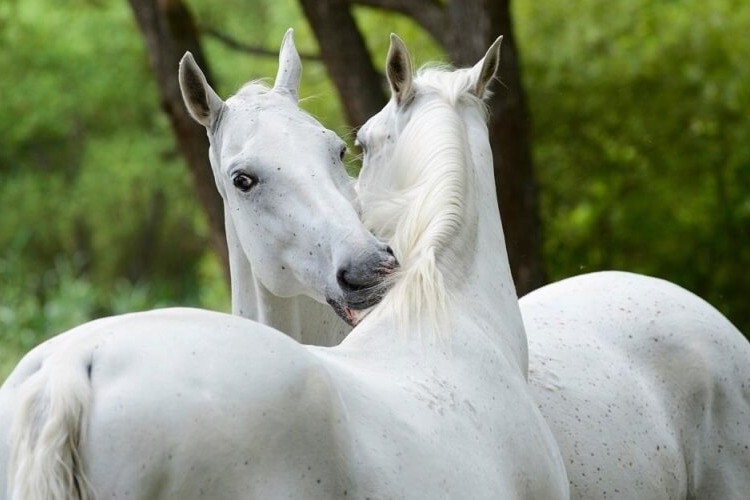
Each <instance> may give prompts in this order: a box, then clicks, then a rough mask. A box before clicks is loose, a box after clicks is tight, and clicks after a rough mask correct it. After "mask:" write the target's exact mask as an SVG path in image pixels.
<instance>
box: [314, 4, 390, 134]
mask: <svg viewBox="0 0 750 500" xmlns="http://www.w3.org/2000/svg"><path fill="white" fill-rule="evenodd" d="M300 5H301V6H302V9H303V11H304V13H305V16H306V17H307V20H308V22H309V23H310V26H311V27H312V29H313V32H314V33H315V37H316V38H317V40H318V45H319V46H320V55H321V57H322V59H323V62H324V63H325V65H326V69H327V70H328V75H329V76H330V77H331V80H333V83H334V85H335V86H336V89H337V90H338V93H339V98H340V100H341V103H342V104H343V107H344V113H345V115H346V121H347V122H348V124H349V125H350V126H351V127H353V128H356V127H360V126H362V124H363V123H365V122H366V121H367V120H368V119H369V118H370V117H371V116H372V115H374V114H375V113H377V112H378V111H380V110H381V109H382V108H383V106H385V104H386V102H387V99H386V96H385V93H384V92H383V86H382V77H381V75H380V73H379V72H378V71H377V70H376V69H375V67H374V66H373V65H372V61H371V60H370V53H369V52H368V51H367V46H366V45H365V41H364V39H363V38H362V34H361V33H360V31H359V29H358V28H357V24H356V23H355V21H354V18H353V17H352V14H351V12H350V10H349V1H348V0H300Z"/></svg>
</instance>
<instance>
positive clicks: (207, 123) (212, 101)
mask: <svg viewBox="0 0 750 500" xmlns="http://www.w3.org/2000/svg"><path fill="white" fill-rule="evenodd" d="M180 91H181V92H182V99H183V100H184V101H185V106H187V109H188V111H189V112H190V116H192V117H193V119H195V121H197V122H198V123H200V124H201V125H203V126H204V127H206V128H207V129H209V130H210V129H211V128H212V127H213V126H214V124H215V123H216V119H217V118H218V116H219V113H220V111H221V108H222V107H223V106H224V101H222V100H221V98H220V97H219V96H218V95H217V94H216V92H214V89H212V88H211V86H210V85H209V84H208V81H206V76H205V75H204V74H203V71H201V69H200V68H199V67H198V64H197V63H196V62H195V59H193V54H191V53H190V52H185V55H184V56H182V60H180Z"/></svg>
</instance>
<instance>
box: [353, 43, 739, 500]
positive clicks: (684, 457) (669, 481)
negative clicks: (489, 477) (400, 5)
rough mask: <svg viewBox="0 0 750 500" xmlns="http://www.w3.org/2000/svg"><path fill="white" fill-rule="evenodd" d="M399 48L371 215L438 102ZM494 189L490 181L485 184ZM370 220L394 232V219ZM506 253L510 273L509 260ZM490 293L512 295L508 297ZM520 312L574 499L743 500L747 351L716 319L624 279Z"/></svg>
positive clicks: (373, 178)
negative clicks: (414, 121)
mask: <svg viewBox="0 0 750 500" xmlns="http://www.w3.org/2000/svg"><path fill="white" fill-rule="evenodd" d="M391 41H392V48H391V51H390V52H389V57H388V63H387V65H386V66H387V73H388V75H389V76H390V77H391V80H392V85H393V86H394V88H396V89H397V92H396V96H397V98H396V100H395V101H392V102H391V103H389V104H388V106H386V108H385V109H384V110H383V111H382V112H381V113H380V114H379V115H376V116H375V117H373V118H372V119H371V120H370V122H368V123H367V124H366V125H365V126H364V127H362V129H361V131H360V132H359V135H358V141H359V142H360V144H361V146H362V148H363V153H364V165H363V169H362V172H361V174H360V180H359V181H358V191H359V194H360V197H361V199H362V203H363V207H364V208H365V215H367V214H368V211H369V210H368V207H369V206H370V205H371V201H370V199H371V198H372V197H373V196H375V197H376V198H378V199H379V201H380V202H381V203H396V202H394V201H392V200H389V199H388V197H383V196H382V194H381V192H382V191H383V190H384V189H385V190H386V191H387V190H388V189H390V188H391V186H390V184H391V182H392V181H391V177H392V176H393V173H392V169H394V168H397V167H401V168H403V166H402V165H396V164H394V161H395V160H394V157H397V156H398V155H399V154H401V155H403V154H404V153H403V152H400V151H399V148H402V149H403V148H407V147H408V146H407V143H406V141H407V139H406V137H404V136H403V135H405V134H404V133H402V132H401V129H402V128H403V124H404V123H407V122H408V121H409V119H410V113H411V112H412V111H411V109H412V108H411V104H410V103H411V102H412V101H415V102H420V103H421V105H422V106H423V107H427V106H428V105H429V104H428V103H429V99H432V101H433V102H434V103H435V104H434V105H439V104H440V102H441V99H442V98H443V97H442V95H441V94H439V93H437V92H435V91H434V89H433V84H432V81H433V80H434V79H435V78H436V76H435V75H436V73H435V72H434V71H432V70H423V71H422V73H421V74H420V75H419V76H417V78H416V79H412V77H411V63H410V60H409V57H408V54H407V53H406V49H405V48H404V47H403V44H402V43H401V42H400V41H399V39H398V38H397V37H392V40H391ZM438 74H439V73H438ZM399 95H401V96H402V97H398V96H399ZM463 98H464V99H465V98H466V97H465V96H463ZM399 101H401V102H403V103H404V104H402V105H401V106H399V105H398V103H399ZM412 133H413V134H414V135H413V136H412V137H411V138H410V140H411V141H413V142H414V144H420V143H422V142H428V141H436V142H437V141H439V140H440V139H439V138H436V137H435V135H434V132H433V131H432V130H431V129H430V128H428V127H425V128H424V129H422V130H419V131H417V132H412ZM418 133H421V134H422V135H421V136H419V135H418ZM466 134H468V135H469V136H471V135H472V134H475V135H480V136H481V135H484V134H486V131H485V130H477V129H472V128H467V129H466ZM443 147H445V148H449V147H450V143H448V142H445V143H444V145H443ZM474 154H475V155H487V156H488V155H489V152H488V151H486V150H485V149H477V150H476V151H475V152H474ZM414 164H417V162H416V161H415V162H414ZM406 168H407V169H408V168H416V167H413V166H407V167H406ZM401 175H408V174H406V173H401ZM493 186H494V183H493V182H492V179H484V182H483V183H482V184H481V186H480V187H481V188H486V189H492V187H493ZM460 196H461V195H460V194H456V197H457V198H459V201H460ZM483 210H485V211H486V212H487V213H494V212H495V211H496V207H495V206H494V205H489V204H488V205H486V206H484V207H483ZM486 216H487V217H490V216H489V215H486ZM370 223H371V224H372V225H373V228H374V229H375V230H376V234H378V235H379V236H381V237H384V238H386V239H390V238H394V234H393V228H392V227H391V223H390V221H389V220H387V219H386V220H383V221H380V222H378V221H375V223H374V224H373V223H372V222H370ZM495 224H496V230H499V228H500V225H499V219H498V220H497V221H496V222H495ZM392 244H393V245H394V247H396V248H398V244H397V243H396V242H395V241H393V242H392ZM480 251H486V250H480ZM495 251H496V250H495ZM499 255H501V256H502V258H501V259H499V260H498V262H497V264H496V265H498V266H500V267H503V268H504V267H505V266H506V265H507V262H506V260H505V255H506V254H505V252H504V251H502V252H500V253H499ZM485 257H487V254H485ZM488 298H490V299H491V302H492V301H493V300H494V301H495V303H497V304H506V303H508V302H509V301H510V299H509V297H508V290H504V293H495V295H494V297H482V299H483V300H486V299H488ZM520 305H521V311H522V314H523V319H524V323H525V326H526V333H527V336H528V341H529V365H530V370H529V381H530V383H531V389H532V391H533V393H534V395H535V397H536V399H537V401H538V403H539V405H540V408H541V411H542V413H543V415H544V417H545V419H546V420H547V421H548V422H549V424H550V426H551V427H552V430H553V432H554V434H555V437H556V439H557V441H558V443H559V445H560V448H561V451H562V454H563V456H564V459H565V465H566V467H567V470H568V477H569V480H570V487H571V496H572V497H573V498H588V499H594V498H596V499H600V498H633V499H661V498H665V499H666V498H670V499H671V498H722V499H735V498H736V499H740V498H748V496H749V495H750V450H748V446H750V344H748V342H747V340H746V339H745V338H744V337H743V336H742V335H741V334H740V332H739V331H738V330H737V329H736V328H735V327H734V326H733V325H732V324H731V323H730V322H729V321H728V320H727V319H726V318H724V317H723V316H722V315H721V314H720V313H719V312H718V311H716V310H715V309H714V308H713V307H712V306H710V305H709V304H707V303H706V302H705V301H703V300H701V299H700V298H698V297H696V296H695V295H693V294H691V293H690V292H688V291H686V290H684V289H682V288H680V287H678V286H676V285H674V284H671V283H668V282H665V281H662V280H658V279H655V278H649V277H645V276H639V275H635V274H630V273H622V272H602V273H593V274H589V275H584V276H580V277H576V278H571V279H568V280H564V281H561V282H559V283H555V284H551V285H548V286H546V287H544V288H542V289H540V290H537V291H535V292H533V293H531V294H529V295H527V296H525V297H524V298H522V299H521V301H520ZM501 328H502V327H501ZM501 331H502V330H501ZM520 345H522V343H521V342H520V341H519V346H520ZM520 349H525V346H523V347H521V348H520Z"/></svg>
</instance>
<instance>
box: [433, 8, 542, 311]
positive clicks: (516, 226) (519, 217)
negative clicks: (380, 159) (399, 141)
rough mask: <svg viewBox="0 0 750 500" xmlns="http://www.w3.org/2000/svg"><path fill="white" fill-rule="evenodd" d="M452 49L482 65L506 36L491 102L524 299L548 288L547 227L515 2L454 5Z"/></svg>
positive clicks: (513, 261)
mask: <svg viewBox="0 0 750 500" xmlns="http://www.w3.org/2000/svg"><path fill="white" fill-rule="evenodd" d="M448 9H449V10H448V13H449V35H448V46H447V47H446V49H447V51H448V55H449V57H450V58H451V61H452V62H453V63H454V64H455V65H457V66H468V65H472V64H474V63H476V62H477V61H478V60H479V58H480V57H482V55H484V53H485V51H486V50H487V48H488V47H489V46H490V44H491V43H492V42H493V41H494V40H495V38H497V37H498V36H499V35H503V45H502V49H501V57H500V81H501V82H502V84H495V85H494V88H493V90H494V91H495V95H494V96H493V98H492V99H491V100H490V111H491V115H490V123H489V131H490V142H491V144H492V150H493V152H494V161H495V185H496V189H497V195H498V202H499V204H500V213H501V214H502V218H503V228H504V230H505V240H506V246H507V248H508V257H509V259H510V265H511V270H512V272H513V279H514V280H515V284H516V291H517V292H518V295H519V296H521V295H524V294H526V293H528V292H530V291H532V290H534V289H535V288H538V287H540V286H542V285H543V284H544V283H545V281H546V279H545V273H544V268H543V266H542V256H541V242H542V237H541V235H542V227H541V221H540V219H539V207H538V204H537V200H538V194H537V184H536V179H535V178H534V167H533V162H532V158H531V146H530V142H529V129H530V123H529V122H530V117H529V111H528V108H527V105H526V98H525V95H524V92H523V87H522V85H521V70H520V65H519V60H518V53H517V51H516V44H515V40H514V37H513V26H512V22H511V18H510V0H461V1H458V0H453V1H451V2H449V4H448Z"/></svg>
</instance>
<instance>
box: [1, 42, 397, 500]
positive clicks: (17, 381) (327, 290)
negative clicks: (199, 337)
mask: <svg viewBox="0 0 750 500" xmlns="http://www.w3.org/2000/svg"><path fill="white" fill-rule="evenodd" d="M279 59H280V67H279V71H278V75H277V78H276V82H275V84H274V87H273V88H272V89H268V88H266V87H265V86H263V85H261V84H258V83H251V84H248V85H246V86H245V87H244V88H243V89H242V90H241V91H240V92H239V93H238V95H236V96H234V97H232V98H231V99H229V100H228V101H227V102H223V101H222V100H221V99H220V98H219V97H218V96H217V95H216V94H215V92H214V91H213V90H212V89H211V88H210V87H209V86H208V85H206V83H205V78H204V76H203V74H202V73H201V71H200V69H198V68H197V66H196V65H195V63H194V61H193V59H192V57H191V56H190V55H189V54H187V55H186V56H185V58H183V61H182V63H181V72H180V77H181V85H182V87H183V90H184V93H185V97H186V100H187V101H188V102H189V104H190V111H191V112H192V113H193V115H194V116H195V117H196V119H198V121H200V122H201V123H203V124H204V125H205V126H206V128H207V130H208V134H209V138H210V142H211V163H212V167H213V170H214V174H215V178H216V183H217V187H218V189H219V191H220V192H221V195H222V197H223V199H224V203H225V209H226V225H227V233H228V239H229V246H230V256H231V263H232V286H233V291H234V292H235V293H233V298H234V301H233V302H234V309H235V311H236V312H242V311H243V308H244V307H249V308H254V309H253V310H254V312H255V314H256V315H257V316H258V317H259V319H260V320H262V321H265V322H274V321H280V320H277V319H276V318H277V316H279V314H278V312H277V310H276V309H274V307H273V304H274V301H278V300H282V297H283V300H284V301H285V304H287V306H286V307H287V309H288V310H289V309H290V307H289V306H288V305H290V304H291V305H292V309H293V314H294V315H296V316H294V317H293V322H287V326H288V329H287V331H286V333H289V334H292V336H293V337H295V338H296V339H297V340H299V341H310V340H312V341H315V342H318V343H326V342H329V343H334V342H338V340H340V336H341V331H342V328H341V327H339V326H338V325H346V323H344V322H343V321H340V320H338V319H337V318H336V313H335V312H333V311H334V309H335V310H336V311H337V312H338V313H339V314H341V315H342V317H344V318H345V319H346V320H347V321H349V322H353V321H355V319H356V318H355V316H354V314H355V312H354V311H356V310H359V309H363V308H367V307H368V306H370V305H372V304H374V303H375V302H377V301H378V300H379V299H380V296H381V295H382V293H383V292H384V290H385V285H384V284H383V282H384V279H385V278H387V277H388V275H389V274H390V272H391V271H392V270H393V268H394V267H395V265H396V262H395V258H394V257H393V255H392V252H391V250H390V249H389V248H388V247H387V246H386V245H385V244H383V243H381V242H379V241H377V240H376V239H375V238H374V237H373V236H372V235H371V234H370V233H369V232H368V231H366V230H365V229H364V227H363V226H362V224H361V222H360V220H359V214H358V212H357V210H356V209H355V208H354V207H353V206H352V204H353V201H354V192H353V188H352V184H353V180H352V179H351V178H349V176H348V175H347V174H346V172H345V169H344V167H343V164H342V156H343V151H344V149H345V145H344V143H343V141H341V139H339V138H338V137H336V136H335V134H333V133H332V132H331V131H329V130H326V129H325V128H323V127H322V126H321V125H320V124H319V123H318V122H316V121H315V120H314V119H313V118H311V117H310V116H309V115H307V114H305V113H304V112H302V111H301V110H300V109H299V108H298V106H297V93H298V85H299V77H300V64H299V57H298V56H297V52H296V49H295V48H294V44H293V41H292V32H291V30H290V31H289V32H287V34H286V36H285V38H284V41H283V42H282V48H281V52H280V58H279ZM251 261H252V262H254V263H258V264H259V265H260V264H262V266H261V267H259V269H258V270H257V271H256V272H253V269H252V268H251V266H250V264H249V263H250V262H251ZM299 294H303V295H299ZM297 296H299V297H300V298H298V297H297ZM326 302H327V303H328V304H330V305H331V306H333V308H331V307H330V306H329V305H327V304H326ZM181 315H185V316H186V317H192V318H195V319H196V322H197V323H196V325H194V328H195V329H196V330H204V331H205V330H207V329H210V328H212V327H213V325H214V323H215V322H217V321H218V322H221V321H222V319H216V317H215V316H214V315H212V314H209V313H199V312H191V311H180V310H175V311H159V312H152V313H148V315H146V316H147V317H148V318H149V320H148V321H154V322H155V323H157V324H158V323H161V322H164V321H167V322H168V321H171V319H167V320H165V319H164V318H173V317H176V316H181ZM289 316H290V317H291V316H292V314H291V313H290V314H289ZM135 317H138V315H136V316H135ZM127 318H130V317H127ZM125 321H133V319H127V320H126V319H125V317H123V319H109V320H106V321H101V322H93V323H91V324H88V325H84V326H82V327H79V328H78V329H76V330H75V332H76V333H72V332H69V333H67V334H63V335H61V336H59V337H57V338H55V339H53V340H52V341H50V342H48V343H45V344H44V345H42V346H40V347H39V348H37V349H35V350H34V351H33V352H32V353H30V354H29V355H27V357H26V358H25V359H24V360H23V361H22V362H21V363H19V366H18V368H17V369H16V371H15V372H14V373H13V374H11V376H10V377H9V378H8V380H7V382H6V383H5V385H4V386H3V387H2V390H0V492H3V494H4V492H5V490H6V487H5V484H6V479H8V478H9V476H8V474H9V473H14V472H13V471H14V470H18V471H20V472H19V473H20V474H21V475H22V474H23V471H24V470H26V471H28V470H30V469H31V468H33V467H35V465H34V464H32V463H30V462H24V461H23V460H24V455H23V453H22V452H19V453H21V454H19V455H18V456H17V458H18V459H19V461H17V462H16V463H15V465H14V467H13V468H11V469H13V470H9V469H8V467H9V464H8V459H9V448H7V446H8V442H7V439H6V438H7V437H8V432H9V430H10V427H11V421H12V419H13V413H14V411H16V410H17V409H18V408H19V404H20V403H19V401H20V400H21V399H19V398H23V397H24V395H26V396H28V395H29V394H31V392H33V389H29V387H30V386H29V384H30V383H32V382H30V380H32V379H35V380H37V382H36V383H40V384H43V383H44V382H43V381H44V378H45V377H46V376H49V374H50V372H49V368H40V367H41V365H46V364H48V363H53V361H52V360H53V359H55V360H59V359H63V355H62V354H61V353H62V352H63V351H66V350H68V349H72V347H71V346H73V345H78V344H80V345H81V346H82V347H81V348H85V349H88V348H90V347H91V345H90V343H91V342H99V340H100V339H99V337H98V336H99V335H100V334H94V333H85V332H92V331H95V330H97V329H98V328H99V327H100V326H101V325H102V324H118V322H125ZM138 321H141V322H142V321H144V320H143V319H139V320H138ZM176 321H178V324H181V323H182V322H183V321H182V320H176ZM201 321H202V322H203V323H204V324H198V323H199V322H201ZM306 321H309V322H310V323H309V324H311V325H313V326H314V328H312V330H311V331H313V332H314V333H316V334H317V336H313V337H312V339H310V338H309V337H310V336H309V335H306V331H307V330H306V325H307V324H308V323H306ZM329 324H330V325H334V326H332V327H331V328H329V329H328V331H327V330H326V328H325V327H326V325H329ZM237 328H242V329H245V330H246V331H247V332H248V333H250V334H251V333H252V332H253V331H254V330H255V329H257V328H258V325H255V324H249V323H243V324H242V325H238V326H237ZM121 329H122V328H121V327H120V326H117V327H115V328H114V329H113V332H114V331H119V330H121ZM81 332H84V333H81ZM326 334H327V335H326ZM107 337H108V338H109V337H112V338H117V339H119V340H116V341H114V343H115V344H116V345H120V344H118V342H121V341H125V339H124V338H123V339H120V336H118V335H116V334H114V333H113V334H112V335H107ZM128 342H129V340H128ZM150 342H151V343H154V342H156V343H158V342H159V340H158V339H154V340H151V341H150ZM146 345H149V344H148V343H147V344H146ZM155 348H156V349H163V348H164V346H162V345H161V344H159V346H157V347H155ZM183 361H184V360H183ZM177 365H179V362H177ZM71 376H72V375H71ZM64 378H65V376H63V375H61V379H64ZM79 388H80V389H82V390H85V389H86V388H85V387H82V386H79ZM27 391H31V392H27ZM30 397H34V396H33V394H32V395H31V396H30ZM82 403H85V401H83V402H82ZM81 410H82V411H84V412H86V411H87V410H88V408H87V406H86V404H84V405H83V406H82V407H81ZM23 411H26V415H27V416H29V415H31V414H33V413H34V412H40V411H41V412H43V411H44V409H43V408H37V409H34V408H26V409H25V410H23ZM29 412H30V413H29ZM35 418H36V417H35ZM39 418H41V417H39ZM30 423H31V422H30ZM19 425H20V424H19ZM32 431H33V429H32ZM34 432H35V431H34ZM16 437H17V438H18V437H19V435H16ZM27 437H28V436H27ZM38 438H39V437H38V436H33V440H32V441H33V442H37V441H38ZM74 439H77V438H74ZM26 444H27V445H29V444H30V443H26ZM24 453H25V452H24ZM25 456H26V457H30V456H31V455H25ZM36 456H37V458H36V459H39V458H38V456H39V455H36ZM75 460H76V462H75V463H61V464H59V466H60V467H62V468H63V469H65V468H66V467H67V468H68V469H69V470H68V472H71V471H72V470H74V469H75V467H77V466H78V465H80V464H78V462H77V459H75ZM48 465H50V466H52V467H53V468H54V465H55V464H54V462H53V463H51V464H48ZM72 477H73V476H70V477H69V479H71V480H73V479H72ZM70 484H72V483H69V484H68V486H70ZM21 488H23V487H21ZM18 491H19V492H20V493H18V496H19V497H21V498H28V497H29V495H31V496H33V495H32V494H31V493H28V494H27V493H24V491H26V490H23V489H19V490H18ZM39 491H40V493H39V494H38V496H42V497H46V496H48V495H46V494H43V493H41V491H43V490H39ZM50 495H52V493H50ZM61 495H62V496H64V494H61Z"/></svg>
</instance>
